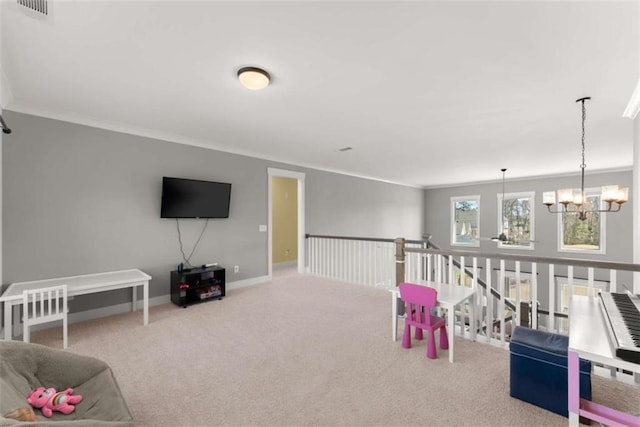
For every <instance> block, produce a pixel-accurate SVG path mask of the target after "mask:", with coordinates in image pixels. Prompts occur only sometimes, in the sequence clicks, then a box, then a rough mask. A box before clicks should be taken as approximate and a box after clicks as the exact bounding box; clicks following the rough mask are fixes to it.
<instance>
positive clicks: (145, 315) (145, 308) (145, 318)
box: [142, 281, 149, 326]
mask: <svg viewBox="0 0 640 427" xmlns="http://www.w3.org/2000/svg"><path fill="white" fill-rule="evenodd" d="M142 299H143V302H142V305H143V308H142V310H143V314H142V317H143V321H144V325H145V326H146V325H148V324H149V282H148V281H147V282H144V285H143V286H142Z"/></svg>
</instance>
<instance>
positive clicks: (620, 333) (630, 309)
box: [600, 292, 640, 363]
mask: <svg viewBox="0 0 640 427" xmlns="http://www.w3.org/2000/svg"><path fill="white" fill-rule="evenodd" d="M600 300H601V302H602V310H603V313H604V315H605V320H606V321H608V323H609V325H608V326H609V330H610V331H611V332H612V334H611V335H612V340H613V343H614V346H615V353H616V357H619V358H620V359H622V360H626V361H628V362H632V363H640V296H639V295H633V294H627V293H616V292H602V293H600Z"/></svg>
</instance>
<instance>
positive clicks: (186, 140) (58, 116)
mask: <svg viewBox="0 0 640 427" xmlns="http://www.w3.org/2000/svg"><path fill="white" fill-rule="evenodd" d="M0 1H1V0H0ZM8 109H9V110H11V111H14V112H16V113H23V114H29V115H33V116H39V117H44V118H47V119H53V120H59V121H62V122H68V123H75V124H79V125H84V126H90V127H94V128H98V129H104V130H109V131H113V132H120V133H126V134H129V135H135V136H142V137H145V138H152V139H158V140H161V141H165V142H171V143H175V144H183V145H191V146H194V147H200V148H206V149H209V150H217V151H223V152H225V153H231V154H236V155H239V156H245V157H252V158H256V159H261V160H268V161H272V162H277V163H284V164H288V165H292V166H299V167H304V168H309V169H314V170H318V171H322V172H330V173H335V174H338V175H345V176H351V177H354V178H361V179H366V180H369V181H378V182H384V183H386V184H393V185H400V186H402V187H411V188H419V189H422V188H424V187H423V186H422V185H416V184H409V183H404V182H398V181H391V180H386V179H382V178H376V177H373V176H368V175H360V174H354V173H351V172H347V171H343V170H339V169H332V168H325V167H319V166H317V165H313V164H309V163H300V162H295V161H292V160H290V159H282V158H276V157H273V156H265V155H264V154H261V153H256V152H253V151H248V150H238V149H234V148H231V147H229V146H226V145H220V144H216V143H214V142H212V141H210V140H201V139H197V138H191V137H188V136H184V135H180V134H174V133H170V132H164V131H159V130H155V129H148V128H144V127H138V126H132V125H128V124H123V123H119V122H109V121H105V120H101V119H98V118H95V117H89V116H80V115H76V114H64V113H59V112H54V111H50V110H43V109H37V108H30V107H26V106H23V105H17V104H12V105H10V107H9V108H8Z"/></svg>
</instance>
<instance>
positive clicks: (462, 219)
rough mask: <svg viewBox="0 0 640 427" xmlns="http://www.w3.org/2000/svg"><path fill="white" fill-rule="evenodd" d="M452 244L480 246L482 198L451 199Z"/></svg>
mask: <svg viewBox="0 0 640 427" xmlns="http://www.w3.org/2000/svg"><path fill="white" fill-rule="evenodd" d="M451 244H452V245H460V246H476V247H477V246H480V196H464V197H452V198H451Z"/></svg>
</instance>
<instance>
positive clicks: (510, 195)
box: [497, 191, 536, 251]
mask: <svg viewBox="0 0 640 427" xmlns="http://www.w3.org/2000/svg"><path fill="white" fill-rule="evenodd" d="M504 197H505V199H524V198H529V199H530V202H529V205H530V206H531V212H530V213H529V227H530V233H529V239H530V240H532V241H531V242H528V243H527V246H524V245H519V244H518V245H505V244H504V243H502V242H500V241H499V242H498V248H501V249H502V248H504V249H517V250H526V251H532V250H534V249H535V242H533V240H535V238H536V237H535V236H536V232H535V223H536V222H535V213H536V204H535V201H536V193H535V191H523V192H520V193H505V195H504ZM502 206H503V204H502V193H499V194H498V216H497V221H498V223H497V225H498V227H497V230H502V229H503V228H502V227H503V224H502V217H503V213H502ZM500 232H501V231H498V234H500Z"/></svg>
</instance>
